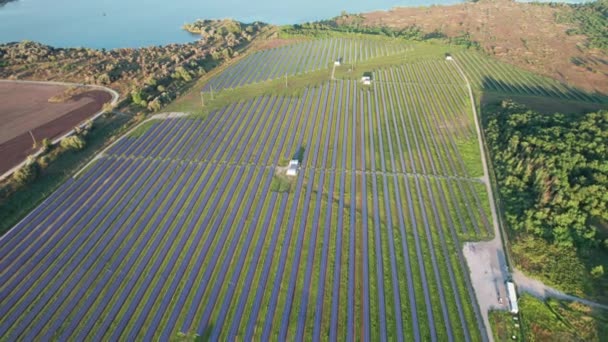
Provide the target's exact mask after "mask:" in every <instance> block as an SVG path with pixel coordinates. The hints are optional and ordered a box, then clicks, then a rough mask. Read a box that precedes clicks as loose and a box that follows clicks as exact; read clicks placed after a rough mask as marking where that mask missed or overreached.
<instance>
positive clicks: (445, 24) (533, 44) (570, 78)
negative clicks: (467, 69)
mask: <svg viewBox="0 0 608 342" xmlns="http://www.w3.org/2000/svg"><path fill="white" fill-rule="evenodd" d="M573 11H574V9H573V7H570V6H567V5H560V6H557V5H556V6H553V5H551V6H550V5H540V4H531V3H519V2H512V1H507V0H497V1H483V0H482V1H479V2H475V3H468V2H467V3H463V4H458V5H453V6H431V7H417V8H416V7H411V8H394V9H391V10H389V11H377V12H371V13H366V14H362V15H357V16H352V15H347V16H342V17H340V18H338V19H337V22H338V23H341V24H351V25H362V26H385V27H390V28H399V29H401V28H407V27H411V26H417V27H419V28H421V29H422V30H423V31H424V32H440V33H442V34H445V35H447V36H449V37H458V36H463V35H465V34H467V33H468V34H469V35H470V38H471V39H472V40H474V41H476V42H479V44H480V46H481V48H482V49H483V50H485V51H486V52H487V53H488V54H490V55H492V56H494V57H496V58H497V59H499V60H500V61H503V62H507V63H509V64H513V65H516V66H519V67H522V68H524V69H526V70H529V71H533V72H536V73H539V74H542V75H545V76H549V77H552V78H555V79H557V80H558V81H561V82H564V83H567V84H569V85H572V86H576V87H580V88H583V89H585V90H588V91H597V92H601V93H604V94H606V93H608V82H606V78H607V76H608V55H607V54H606V51H605V50H600V49H594V48H589V47H588V42H587V37H586V36H584V35H581V34H573V33H576V32H578V31H580V32H582V31H584V30H580V29H579V27H578V25H576V24H574V23H571V22H570V21H568V20H565V18H570V17H572V16H571V14H572V12H573ZM568 33H570V34H568Z"/></svg>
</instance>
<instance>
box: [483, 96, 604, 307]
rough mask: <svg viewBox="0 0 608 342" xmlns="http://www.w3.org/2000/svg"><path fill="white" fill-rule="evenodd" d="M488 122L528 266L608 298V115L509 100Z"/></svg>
mask: <svg viewBox="0 0 608 342" xmlns="http://www.w3.org/2000/svg"><path fill="white" fill-rule="evenodd" d="M484 117H485V119H484V126H485V134H486V138H487V142H488V146H489V148H490V151H491V154H492V159H493V165H494V170H495V173H496V177H497V180H498V186H499V192H500V196H501V199H502V201H503V204H504V205H503V209H504V213H505V218H506V223H507V225H508V227H509V228H510V232H511V234H512V235H513V238H514V239H512V240H513V241H514V242H513V252H514V254H515V257H516V258H519V262H520V266H523V267H524V268H527V269H528V271H532V273H536V274H537V275H540V276H542V277H544V278H547V279H549V282H550V283H552V284H554V285H557V286H559V287H561V288H562V289H565V290H566V291H569V292H575V293H578V294H585V293H587V294H592V295H600V296H601V295H604V294H603V292H605V284H606V283H605V282H606V275H605V273H604V269H605V268H606V267H607V266H608V265H605V264H606V263H607V261H606V255H607V253H606V251H607V250H608V111H599V112H594V113H587V114H584V115H566V114H558V113H556V114H553V115H546V114H541V113H538V112H535V111H533V110H530V109H528V108H525V107H523V106H521V105H518V104H516V103H513V102H511V101H503V102H502V104H501V105H500V106H493V107H491V108H490V107H489V108H486V110H485V111H484ZM606 271H608V270H606ZM601 288H604V290H601ZM598 289H599V290H600V291H599V292H598Z"/></svg>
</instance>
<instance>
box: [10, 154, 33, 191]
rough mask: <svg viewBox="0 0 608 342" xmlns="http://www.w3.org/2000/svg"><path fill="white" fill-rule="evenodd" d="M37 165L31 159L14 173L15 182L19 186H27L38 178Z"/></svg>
mask: <svg viewBox="0 0 608 342" xmlns="http://www.w3.org/2000/svg"><path fill="white" fill-rule="evenodd" d="M36 166H37V164H36V163H34V162H32V160H31V158H30V159H28V162H27V163H25V165H23V166H22V167H21V168H20V169H19V170H17V171H15V173H13V180H15V182H16V183H17V184H19V185H23V184H27V183H28V182H30V181H32V180H33V179H34V178H36V175H37V174H38V168H37V167H36Z"/></svg>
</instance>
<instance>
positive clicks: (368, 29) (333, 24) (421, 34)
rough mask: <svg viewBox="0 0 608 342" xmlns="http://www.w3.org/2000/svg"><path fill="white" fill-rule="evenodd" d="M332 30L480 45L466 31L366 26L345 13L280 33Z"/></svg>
mask: <svg viewBox="0 0 608 342" xmlns="http://www.w3.org/2000/svg"><path fill="white" fill-rule="evenodd" d="M332 32H342V33H360V34H371V35H378V36H385V37H391V38H402V39H407V40H417V41H423V40H429V39H440V40H443V41H445V42H447V43H450V44H455V45H462V46H466V47H467V48H476V49H478V48H479V47H480V45H479V43H477V42H475V41H473V40H472V39H471V36H470V35H469V34H468V33H465V34H463V35H460V36H457V37H448V36H447V35H446V34H445V33H443V32H441V31H438V30H435V31H432V32H425V31H423V30H422V28H421V27H419V26H417V25H411V26H408V27H405V28H400V29H397V28H392V27H388V26H367V25H364V24H363V18H361V17H360V16H359V15H352V14H347V13H342V15H341V16H339V17H335V18H333V19H329V20H322V21H316V22H310V23H303V24H295V25H287V26H283V27H281V33H282V34H284V35H289V36H296V35H306V36H313V37H325V36H328V35H331V33H332Z"/></svg>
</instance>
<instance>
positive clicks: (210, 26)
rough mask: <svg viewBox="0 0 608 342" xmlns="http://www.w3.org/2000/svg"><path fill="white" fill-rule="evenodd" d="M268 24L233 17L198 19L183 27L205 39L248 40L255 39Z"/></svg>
mask: <svg viewBox="0 0 608 342" xmlns="http://www.w3.org/2000/svg"><path fill="white" fill-rule="evenodd" d="M265 26H267V25H266V24H264V23H262V22H253V23H250V24H244V23H241V22H238V21H236V20H232V19H222V20H202V19H198V20H196V21H195V22H193V23H189V24H185V25H184V26H183V29H184V30H186V31H188V32H190V33H193V34H198V35H200V36H201V39H203V40H205V41H222V40H224V41H226V42H227V43H230V42H234V41H237V40H239V39H240V38H244V39H246V40H247V41H250V40H251V39H253V37H254V35H255V34H256V33H257V32H259V31H260V30H261V29H262V28H263V27H265Z"/></svg>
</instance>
